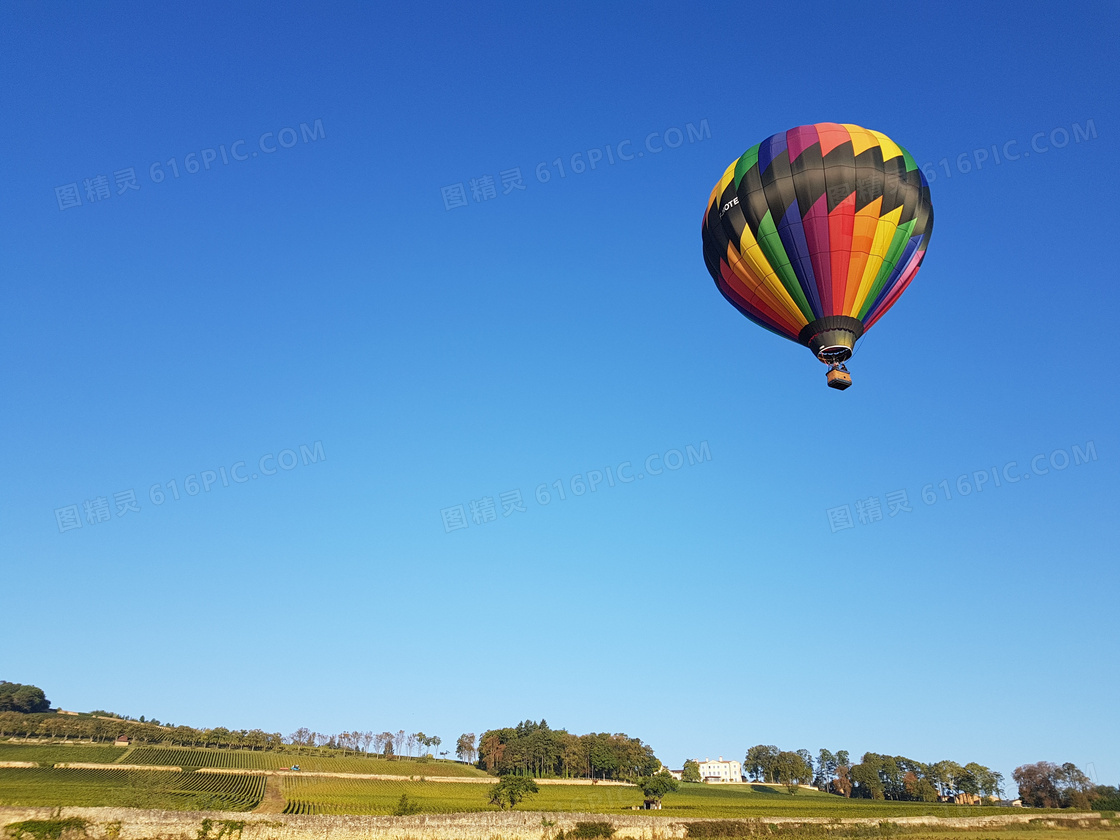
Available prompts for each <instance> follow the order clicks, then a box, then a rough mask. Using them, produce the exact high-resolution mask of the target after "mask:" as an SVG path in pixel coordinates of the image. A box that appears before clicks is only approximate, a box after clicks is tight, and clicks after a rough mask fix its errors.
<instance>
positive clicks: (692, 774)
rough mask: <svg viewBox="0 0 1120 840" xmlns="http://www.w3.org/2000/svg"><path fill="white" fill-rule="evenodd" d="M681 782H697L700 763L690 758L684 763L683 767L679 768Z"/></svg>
mask: <svg viewBox="0 0 1120 840" xmlns="http://www.w3.org/2000/svg"><path fill="white" fill-rule="evenodd" d="M681 781H682V782H699V781H700V763H699V762H697V761H694V760H692V759H691V758H690V759H689V760H688V761H686V762H685V763H684V769H683V770H681Z"/></svg>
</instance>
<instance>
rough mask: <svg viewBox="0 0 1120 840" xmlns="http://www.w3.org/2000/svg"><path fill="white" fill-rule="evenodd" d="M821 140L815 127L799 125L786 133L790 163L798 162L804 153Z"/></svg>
mask: <svg viewBox="0 0 1120 840" xmlns="http://www.w3.org/2000/svg"><path fill="white" fill-rule="evenodd" d="M819 140H820V135H819V134H817V127H816V126H815V125H799V126H798V127H797V128H791V129H790V130H789V131H787V132H786V143H787V145H788V147H789V160H790V163H793V161H795V160H797V159H798V158H799V157H800V156H801V153H802V152H803V151H805V150H806V149H808V148H809V147H810V146H812V145H813V144H814V143H816V142H817V141H819Z"/></svg>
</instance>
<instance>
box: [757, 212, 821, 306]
mask: <svg viewBox="0 0 1120 840" xmlns="http://www.w3.org/2000/svg"><path fill="white" fill-rule="evenodd" d="M758 244H759V247H760V248H762V253H763V255H764V256H765V257H766V261H767V262H768V263H770V267H771V268H772V269H774V273H775V274H777V275H778V279H779V280H781V281H782V285H783V286H785V289H786V291H787V292H789V294H790V297H792V298H793V302H794V303H796V304H797V308H798V309H800V310H801V314H802V315H804V316H805V318H806V320H809V321H812V320H815V319H816V317H817V316H816V315H814V314H813V309H812V307H811V306H809V301H808V300H806V299H805V292H804V291H802V289H801V281H800V280H798V279H797V273H796V272H795V271H794V270H793V266H792V265H790V262H789V256H788V255H787V254H786V249H785V246H784V245H783V244H782V237H781V236H780V235H779V234H778V228H777V227H776V226H775V225H774V217H773V216H772V215H771V214H770V211H769V210H767V211H766V215H765V216H763V217H762V221H760V222H759V223H758Z"/></svg>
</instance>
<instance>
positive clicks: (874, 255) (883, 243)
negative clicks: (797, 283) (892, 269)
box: [845, 205, 902, 318]
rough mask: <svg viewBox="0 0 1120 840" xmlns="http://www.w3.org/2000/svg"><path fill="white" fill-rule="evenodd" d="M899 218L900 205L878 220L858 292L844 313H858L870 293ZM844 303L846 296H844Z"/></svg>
mask: <svg viewBox="0 0 1120 840" xmlns="http://www.w3.org/2000/svg"><path fill="white" fill-rule="evenodd" d="M901 218H902V205H899V206H898V207H896V208H894V209H893V210H892V211H891V212H889V213H888V214H887V215H885V216H883V217H882V218H880V219H879V223H878V224H877V225H876V227H875V240H874V242H872V243H871V255H870V256H869V257H868V258H867V265H866V267H865V268H864V269H863V277H861V278H860V281H859V291H857V292H856V296H855V300H854V302H853V305H852V307H851V308H850V309H848V308H845V311H846V312H848V313H849V314H850V313H858V312H859V310H860V309H861V308H862V307H863V304H864V301H865V300H866V299H867V296H868V295H869V294H870V293H871V286H872V285H873V284H874V282H875V278H876V277H878V276H879V269H881V268H882V267H883V259H884V258H885V257H886V256H887V251H888V250H889V249H890V246H891V240H892V239H893V238H894V232H895V230H897V229H898V222H899V220H900V219H901ZM846 303H847V296H845V304H846ZM852 317H853V318H854V317H856V315H855V314H853V315H852Z"/></svg>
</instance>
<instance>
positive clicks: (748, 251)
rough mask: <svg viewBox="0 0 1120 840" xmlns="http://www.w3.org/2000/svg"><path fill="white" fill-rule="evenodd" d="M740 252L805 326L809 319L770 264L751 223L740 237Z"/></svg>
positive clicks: (791, 314) (755, 272) (795, 318)
mask: <svg viewBox="0 0 1120 840" xmlns="http://www.w3.org/2000/svg"><path fill="white" fill-rule="evenodd" d="M739 253H740V254H741V255H742V257H743V260H744V261H745V262H746V263H747V265H749V266H750V267H751V269H752V271H753V272H754V274H755V275H756V276H757V277H759V278H761V279H762V280H763V281H764V282H765V284H766V287H767V288H768V289H769V290H770V291H771V292H772V293H773V295H774V297H775V298H777V300H778V301H780V302H781V304H782V308H783V309H784V310H786V311H787V312H789V314H790V317H791V318H793V320H794V322H795V323H797V324H800V325H801V326H805V325H806V324H807V323H809V322H808V321H806V320H805V315H804V314H802V312H801V309H800V307H798V305H797V304H796V303H795V302H794V300H793V298H792V297H791V296H790V293H789V292H788V291H787V290H786V287H785V284H783V283H782V281H781V278H779V277H778V273H777V272H776V271H774V269H773V267H772V266H771V265H770V261H769V260H768V259H766V254H764V253H763V251H762V246H760V245H759V244H758V240H757V239H755V238H754V234H753V233H751V228H750V225H746V226H745V227H744V228H743V235H742V236H741V237H740V239H739Z"/></svg>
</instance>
